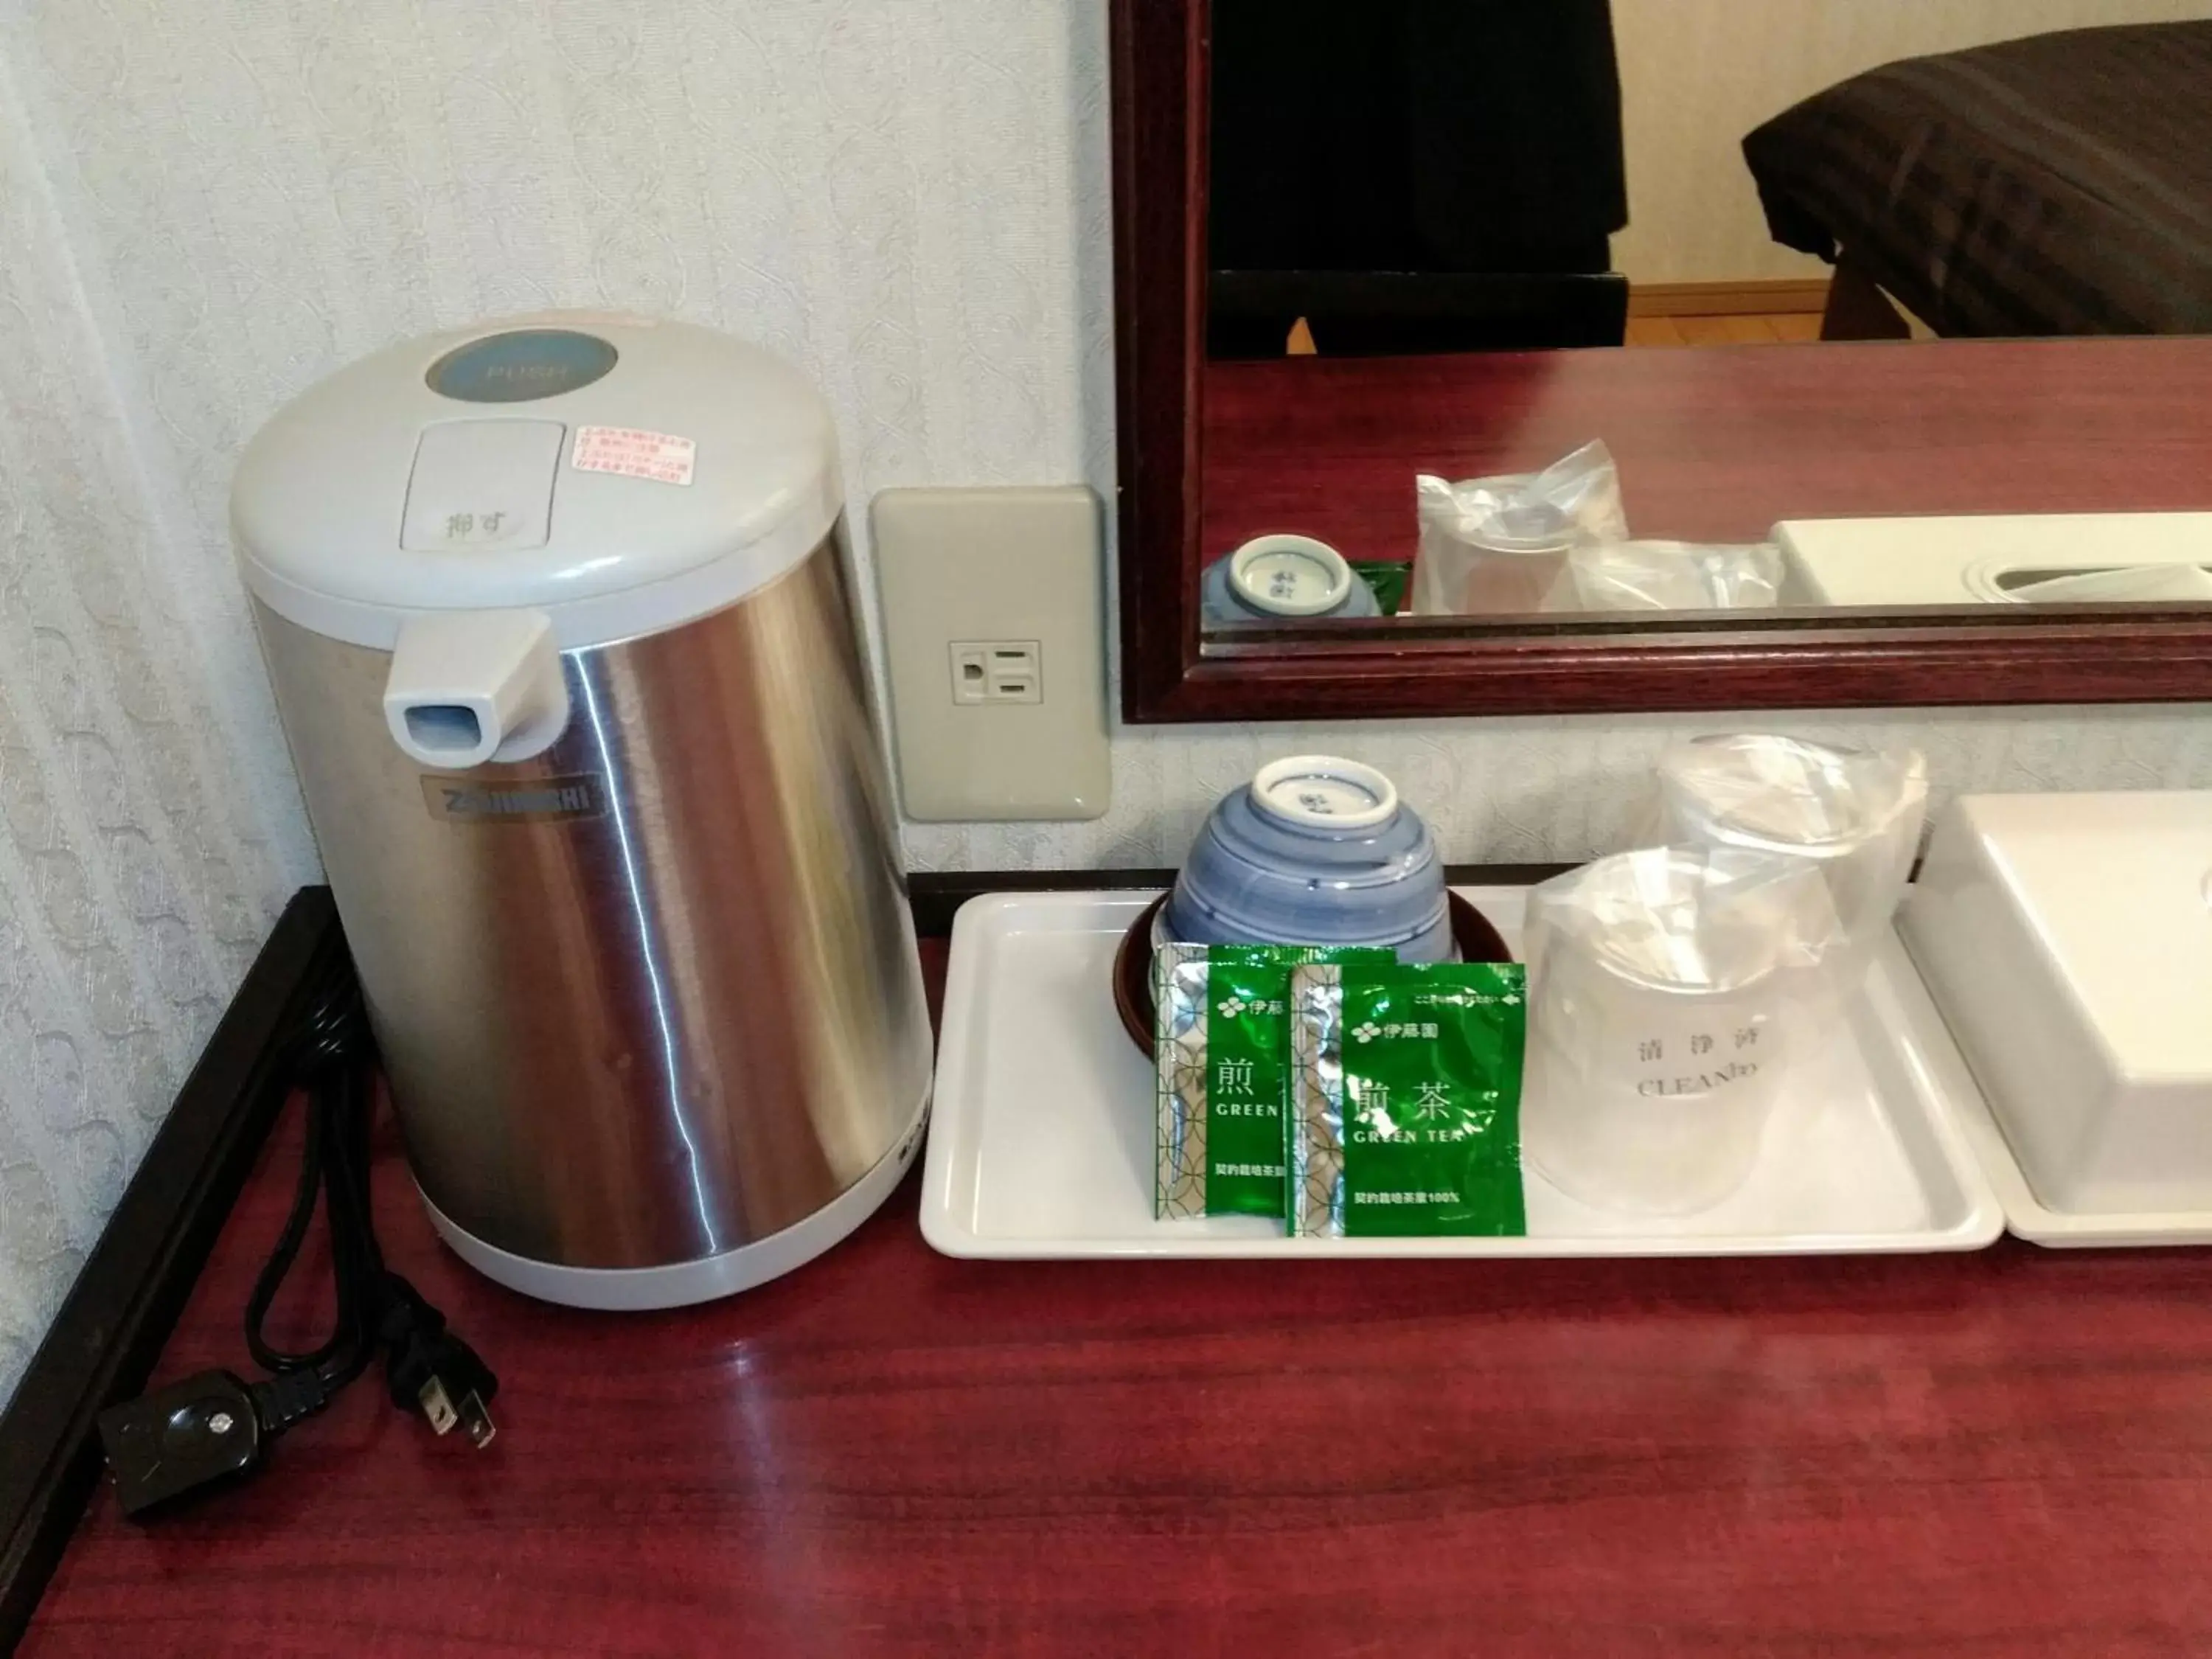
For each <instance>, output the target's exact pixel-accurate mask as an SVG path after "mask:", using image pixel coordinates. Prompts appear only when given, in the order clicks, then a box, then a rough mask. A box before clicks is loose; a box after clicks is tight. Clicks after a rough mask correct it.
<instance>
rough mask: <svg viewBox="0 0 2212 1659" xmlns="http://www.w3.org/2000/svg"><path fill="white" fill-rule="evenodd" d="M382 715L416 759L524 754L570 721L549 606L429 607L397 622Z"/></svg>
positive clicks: (447, 761) (471, 762)
mask: <svg viewBox="0 0 2212 1659" xmlns="http://www.w3.org/2000/svg"><path fill="white" fill-rule="evenodd" d="M384 719H385V723H386V725H387V726H390V728H391V730H392V741H393V742H394V743H396V744H398V745H399V747H400V749H401V750H402V751H404V753H405V754H406V756H407V757H408V758H409V759H410V760H412V761H414V762H415V763H416V764H418V765H422V766H427V767H430V768H433V769H436V770H438V771H441V772H458V771H465V770H466V769H469V768H470V767H472V766H482V765H483V763H485V762H487V761H518V760H527V759H528V758H529V757H531V756H532V755H536V754H539V753H541V752H543V751H544V750H546V749H547V748H550V746H551V745H552V743H553V741H554V739H555V738H558V737H559V736H560V735H561V733H562V731H563V730H564V729H565V728H566V727H567V726H568V686H567V684H566V683H565V682H564V681H563V679H562V675H561V653H560V652H559V651H558V650H557V649H556V647H555V646H554V643H553V620H552V618H551V617H548V616H547V615H546V614H545V613H544V611H532V610H525V611H424V612H422V613H420V614H418V615H416V616H414V617H410V618H409V619H408V620H407V621H406V622H405V623H403V624H402V625H401V627H400V629H399V639H398V644H397V645H396V647H394V649H393V651H392V671H391V675H390V678H388V679H386V682H385V686H384Z"/></svg>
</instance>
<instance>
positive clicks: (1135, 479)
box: [1111, 0, 2212, 724]
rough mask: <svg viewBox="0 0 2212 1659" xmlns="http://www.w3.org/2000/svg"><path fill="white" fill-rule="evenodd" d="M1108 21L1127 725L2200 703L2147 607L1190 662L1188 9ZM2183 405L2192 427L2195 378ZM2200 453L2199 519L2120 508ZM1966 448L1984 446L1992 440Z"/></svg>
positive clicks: (1201, 2)
mask: <svg viewBox="0 0 2212 1659" xmlns="http://www.w3.org/2000/svg"><path fill="white" fill-rule="evenodd" d="M1111 6H1112V11H1111V27H1112V54H1111V58H1112V74H1113V87H1112V102H1113V122H1114V143H1113V159H1114V224H1115V247H1114V252H1115V322H1116V329H1115V368H1116V382H1117V383H1116V387H1115V392H1116V400H1117V409H1118V414H1119V422H1120V430H1119V440H1120V453H1121V477H1120V489H1119V500H1120V519H1119V532H1120V537H1119V540H1120V568H1121V687H1122V691H1121V702H1122V714H1123V717H1124V718H1125V719H1126V720H1128V721H1130V722H1132V723H1136V724H1143V723H1151V722H1163V721H1186V720H1230V721H1246V720H1292V719H1310V718H1319V717H1332V716H1334V717H1343V716H1347V715H1357V716H1362V717H1406V716H1420V715H1445V714H1531V713H1605V712H1620V711H1631V710H1634V711H1674V710H1691V709H1721V708H1746V709H1748V708H1864V707H1885V706H1899V705H1908V706H1933V705H1942V704H1983V703H2028V702H2051V703H2066V702H2176V701H2191V700H2196V699H2212V616H2207V615H2206V614H2205V613H2204V612H2203V611H2190V610H2187V609H2165V608H2154V607H2148V606H2126V607H2120V606H2115V607H2107V608H2105V609H2104V610H2103V611H2090V610H2086V609H2085V610H2084V611H2080V612H2075V613H2069V614H2068V615H2065V616H2054V615H2053V614H2051V613H2050V612H2033V611H2028V610H2027V608H2025V607H2022V608H2021V610H2020V611H2017V612H2008V611H1996V612H1993V613H1992V614H1991V615H1990V616H1988V617H1982V616H1978V615H1977V616H1975V617H1972V619H1971V620H1961V619H1960V613H1959V611H1955V610H1949V611H1944V610H1928V611H1917V612H1916V611H1885V612H1882V613H1881V621H1880V623H1879V625H1875V623H1874V622H1873V620H1872V618H1871V617H1870V616H1869V615H1868V614H1867V613H1853V612H1847V611H1845V612H1839V611H1825V612H1823V611H1802V612H1794V613H1793V612H1789V611H1781V612H1772V613H1765V615H1763V616H1762V618H1761V620H1760V622H1759V623H1757V624H1755V625H1750V624H1747V623H1746V622H1745V620H1744V619H1743V618H1741V617H1735V618H1721V619H1715V620H1710V621H1708V620H1703V619H1688V618H1686V619H1683V620H1681V621H1680V622H1676V623H1668V624H1667V625H1665V627H1664V628H1663V629H1659V628H1653V627H1651V626H1650V625H1649V624H1634V623H1610V624H1609V623H1591V622H1589V621H1587V620H1583V621H1577V622H1572V623H1566V622H1563V623H1559V624H1556V625H1553V624H1527V623H1516V624H1513V625H1512V626H1511V627H1510V628H1497V629H1476V628H1470V627H1469V626H1468V624H1466V623H1455V622H1451V621H1442V622H1437V623H1426V624H1424V623H1418V622H1411V621H1407V620H1405V619H1400V620H1398V621H1396V622H1385V623H1332V624H1330V625H1329V628H1328V638H1327V639H1326V640H1323V639H1321V638H1319V637H1318V636H1317V634H1316V630H1314V629H1311V628H1308V629H1256V628H1255V629H1240V630H1238V632H1237V636H1236V638H1235V639H1234V640H1227V639H1222V638H1220V637H1218V636H1217V637H1216V638H1214V639H1213V640H1211V641H1202V640H1201V638H1200V618H1199V605H1198V599H1197V593H1198V581H1199V576H1200V570H1201V568H1202V566H1203V563H1204V561H1205V556H1206V551H1207V550H1206V548H1205V547H1204V546H1203V545H1202V544H1201V538H1200V459H1201V456H1200V448H1201V443H1202V431H1201V422H1200V376H1201V374H1202V372H1203V369H1204V367H1205V353H1204V328H1203V311H1204V305H1205V293H1206V265H1205V224H1206V144H1205V132H1206V70H1207V62H1206V24H1207V15H1208V9H1209V6H1208V0H1111ZM1745 349H1749V350H1769V351H1786V350H1791V349H1797V350H1803V351H1810V350H1814V349H1818V350H1822V351H1837V350H1852V349H1857V350H1889V351H1898V350H1924V349H1927V348H1924V347H1922V348H1915V347H1902V346H1883V347H1838V346H1823V347H1819V348H1812V347H1801V348H1790V347H1752V348H1745ZM1977 349H1986V348H1977ZM1999 349H2002V348H1999ZM2203 400H2204V402H2205V403H2206V404H2207V405H2208V410H2212V379H2209V380H2207V381H2206V382H2205V383H2204V394H2203ZM2204 432H2205V434H2206V435H2208V437H2207V441H2206V443H2205V446H2204V447H2202V448H2201V449H2199V450H2198V451H2197V453H2199V454H2201V456H2202V458H2203V472H2204V474H2205V475H2206V482H2205V484H2204V486H2203V494H2202V495H2201V497H2200V498H2199V499H2196V500H2192V501H2179V500H2173V499H2167V500H2157V501H2143V502H2142V506H2144V507H2179V506H2184V505H2188V506H2197V507H2212V412H2208V416H2207V418H2206V420H2205V422H2204ZM1986 441H1989V442H1991V443H2001V442H2002V432H2001V431H1996V432H1993V433H1992V435H1990V437H1989V438H1988V439H1987V440H1986ZM2166 493H2167V494H2168V495H2172V491H2168V492H2166ZM1407 510H1408V512H1410V510H1411V508H1410V502H1409V505H1408V509H1407ZM1866 510H1867V511H1869V513H1873V512H1879V511H1881V510H1883V509H1882V508H1881V507H1879V506H1869V507H1868V508H1867V509H1866ZM1899 510H1904V509H1899ZM2020 510H2042V509H2041V508H2040V507H2038V508H2033V509H2031V508H2028V507H2022V508H2021V509H2020ZM2085 510H2088V509H2086V508H2085Z"/></svg>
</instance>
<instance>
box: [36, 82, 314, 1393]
mask: <svg viewBox="0 0 2212 1659" xmlns="http://www.w3.org/2000/svg"><path fill="white" fill-rule="evenodd" d="M18 67H19V65H18V64H15V62H13V61H11V60H9V59H5V58H0V250H4V253H0V1398H4V1396H5V1395H6V1394H7V1393H8V1392H9V1390H10V1389H12V1388H13V1386H14V1383H15V1377H16V1376H17V1374H18V1373H19V1372H20V1371H21V1369H22V1367H23V1365H24V1364H25V1362H26V1361H27V1359H28V1358H29V1357H30V1351H31V1348H32V1346H33V1344H34V1343H35V1342H36V1340H37V1338H38V1335H39V1334H40V1331H41V1330H42V1329H43V1328H45V1325H46V1320H47V1319H48V1317H49V1316H51V1314H52V1310H53V1308H54V1306H55V1304H57V1303H58V1300H59V1298H60V1297H61V1294H62V1292H63V1291H64V1290H65V1289H66V1288H67V1286H68V1285H69V1283H70V1280H71V1279H73V1278H74V1277H75V1276H76V1271H77V1269H78V1267H81V1266H82V1263H83V1261H84V1256H85V1253H86V1251H87V1249H88V1248H89V1246H90V1245H91V1243H92V1242H93V1240H94V1238H96V1237H98V1236H99V1231H100V1225H101V1224H102V1223H103V1222H104V1221H105V1220H106V1217H107V1213H108V1212H109V1210H111V1209H112V1207H113V1206H114V1204H115V1200H116V1198H117V1197H118V1194H120V1193H121V1192H122V1190H123V1183H124V1182H125V1180H126V1179H127V1178H128V1176H129V1174H130V1172H131V1169H132V1167H133V1166H134V1165H135V1164H137V1159H138V1156H139V1154H140V1153H141V1152H143V1150H144V1148H145V1146H146V1143H147V1142H148V1140H149V1139H151V1137H152V1135H153V1133H154V1130H155V1127H158V1125H159V1124H160V1122H161V1116H162V1115H163V1114H164V1113H165V1112H166V1111H167V1109H168V1104H169V1102H170V1099H171V1097H173V1094H174V1092H175V1091H176V1087H177V1085H178V1083H179V1081H180V1080H181V1079H182V1078H183V1077H184V1075H185V1072H186V1071H187V1070H188V1069H189V1068H190V1066H191V1062H192V1060H193V1059H194V1057H195V1056H196V1055H197V1054H198V1052H199V1049H200V1046H201V1044H202V1043H203V1042H204V1041H205V1040H206V1037H207V1034H208V1032H209V1030H210V1029H211V1028H212V1027H213V1025H214V1023H215V1020H216V1017H217V1016H218V1015H219V1014H220V1013H221V1012H222V1007H223V1005H224V1004H225V1003H226V1002H227V1001H228V1000H229V997H230V994H231V992H232V990H233V989H234V987H235V986H236V985H237V983H238V981H239V979H240V975H242V974H243V973H244V972H245V969H246V964H247V963H250V962H251V961H252V957H253V952H254V951H255V949H256V948H257V946H258V945H259V944H260V941H261V939H262V937H263V935H264V933H265V932H266V931H267V928H268V925H269V922H270V920H271V918H272V917H273V916H274V915H275V914H276V907H277V906H278V905H279V904H280V903H281V902H282V900H283V896H284V895H285V894H286V893H287V892H289V890H290V885H291V884H290V883H289V881H288V880H287V879H286V878H284V877H283V876H282V875H281V874H280V872H279V870H278V867H277V866H278V860H277V857H276V854H275V852H274V850H273V849H272V848H271V847H270V844H269V842H268V839H267V836H266V834H265V832H264V817H263V814H262V813H261V811H259V810H258V807H257V805H256V804H255V803H254V802H252V800H250V799H248V798H247V797H246V793H245V792H244V791H243V789H242V787H241V785H240V772H239V770H238V769H237V768H236V767H235V766H234V758H235V751H234V745H233V742H232V738H231V734H230V733H229V732H228V731H227V730H226V729H225V727H224V726H223V723H222V720H220V719H219V718H218V716H217V714H216V711H215V708H214V707H213V705H212V703H211V702H210V698H209V696H208V695H207V685H206V683H205V682H204V679H203V678H202V675H201V673H200V667H201V663H202V660H203V657H202V653H203V651H204V650H205V649H208V648H210V647H212V648H213V649H214V650H216V652H217V653H220V654H221V655H222V657H224V658H226V659H229V660H231V661H232V662H234V663H235V662H236V661H238V660H239V659H240V658H241V655H242V652H243V648H244V642H243V641H240V640H239V639H238V638H236V637H226V638H223V639H222V640H220V641H211V640H208V639H204V638H203V637H202V636H200V635H198V634H197V632H196V631H195V630H194V629H192V628H191V626H189V625H188V624H186V623H183V622H181V621H180V617H181V615H182V613H183V612H185V610H186V609H187V607H186V606H185V604H184V602H183V593H182V582H181V580H180V579H181V578H183V576H184V574H185V568H186V566H185V561H183V560H182V559H181V558H180V557H179V554H180V552H181V548H180V546H179V543H178V541H177V540H176V539H174V538H175V537H176V535H177V534H178V532H179V531H180V530H182V529H183V528H184V526H183V525H182V523H181V521H180V520H178V519H176V518H174V517H173V516H171V515H168V514H167V513H164V512H163V511H162V510H161V501H160V500H159V497H158V494H157V492H156V491H155V490H154V489H150V488H149V482H148V477H147V474H146V471H145V469H144V465H143V464H144V461H145V459H146V458H145V457H144V455H143V453H141V452H140V450H139V449H138V448H137V445H136V443H135V441H134V436H135V435H134V433H133V430H132V428H131V422H130V420H129V410H128V407H127V404H126V398H127V395H128V394H127V392H126V390H125V381H126V380H127V373H126V371H125V369H124V368H123V366H122V365H120V364H118V362H117V360H116V358H115V356H113V355H112V353H111V351H110V349H109V347H110V345H111V342H109V341H106V340H105V339H103V338H102V337H101V336H100V332H99V331H98V330H97V329H96V327H95V326H94V323H93V320H92V319H91V317H90V316H89V314H88V311H87V309H86V307H85V305H84V296H83V289H82V284H81V283H80V282H79V281H78V274H77V269H76V258H75V255H76V250H75V249H73V248H72V247H71V246H70V241H69V239H68V238H67V237H66V236H65V235H64V232H63V228H62V224H61V222H60V220H59V218H58V216H57V214H56V211H55V204H54V201H53V199H52V197H51V196H50V194H49V193H48V191H47V189H46V179H45V178H44V177H43V175H42V173H41V170H40V166H39V164H38V157H37V155H36V153H35V149H34V147H33V144H32V143H31V142H30V137H31V135H30V132H29V131H28V129H27V125H26V124H25V121H24V119H23V112H22V108H21V103H20V101H19V100H18V99H17V97H16V89H17V88H16V83H15V79H14V76H13V71H14V70H16V69H17V68H18ZM254 735H255V736H256V737H258V734H254ZM264 758H265V757H264ZM287 787H289V785H288V786H287ZM280 833H282V832H281V831H280Z"/></svg>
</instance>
